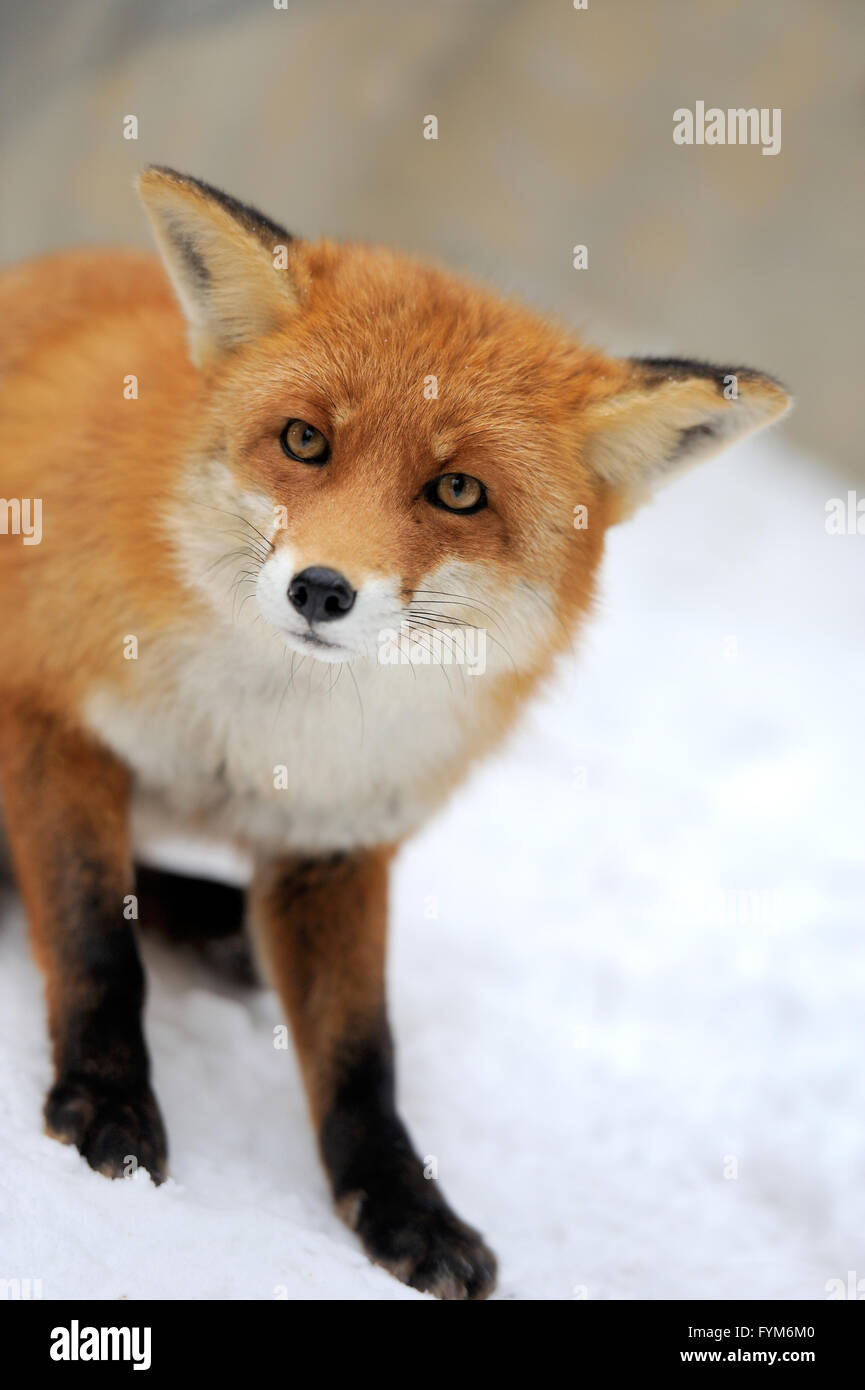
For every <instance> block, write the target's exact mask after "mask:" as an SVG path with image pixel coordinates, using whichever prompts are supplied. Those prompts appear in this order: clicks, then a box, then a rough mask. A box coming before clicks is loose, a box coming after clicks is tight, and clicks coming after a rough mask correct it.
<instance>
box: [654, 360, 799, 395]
mask: <svg viewBox="0 0 865 1390" xmlns="http://www.w3.org/2000/svg"><path fill="white" fill-rule="evenodd" d="M630 360H631V362H632V363H633V364H634V366H635V367H638V368H640V370H641V372H643V373H644V374H645V376H646V378H647V379H648V381H650V382H661V381H669V380H670V379H671V378H673V379H676V378H678V379H679V380H683V379H685V378H687V377H702V378H703V380H705V381H712V382H714V384H715V385H716V386H717V388H718V390H719V391H723V388H724V384H725V381H726V380H727V378H729V377H736V378H737V379H738V380H739V381H742V382H744V383H745V384H746V385H747V383H748V382H752V383H762V384H764V385H766V386H773V387H775V388H776V390H778V391H783V392H784V394H785V395H788V396H789V394H790V393H789V391H788V390H787V388H786V386H785V385H784V383H783V381H779V380H778V378H777V377H775V376H772V375H771V373H770V372H761V371H758V370H757V369H756V368H755V367H743V366H734V367H726V366H720V365H718V363H715V362H706V361H704V360H703V359H702V358H698V357H632V358H631V359H630Z"/></svg>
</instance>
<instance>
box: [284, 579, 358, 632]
mask: <svg viewBox="0 0 865 1390" xmlns="http://www.w3.org/2000/svg"><path fill="white" fill-rule="evenodd" d="M288 597H289V600H290V601H291V603H292V604H293V605H294V607H295V608H296V609H297V611H298V613H300V614H301V616H302V617H304V618H306V619H308V621H309V622H311V623H331V622H333V620H334V618H344V617H345V615H346V613H347V612H348V611H349V609H350V608H351V607H352V605H353V603H354V600H355V597H356V595H355V592H354V589H353V588H352V587H351V585H350V584H349V582H348V580H347V579H346V578H345V576H344V575H342V574H340V573H339V572H338V571H337V570H329V569H323V568H322V566H321V565H310V567H309V569H305V570H301V571H300V574H296V575H295V576H294V578H293V579H292V581H291V583H290V584H289V586H288Z"/></svg>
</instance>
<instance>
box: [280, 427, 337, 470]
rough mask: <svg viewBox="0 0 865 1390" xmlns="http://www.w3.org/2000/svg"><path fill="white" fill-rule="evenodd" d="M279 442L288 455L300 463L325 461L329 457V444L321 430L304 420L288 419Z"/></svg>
mask: <svg viewBox="0 0 865 1390" xmlns="http://www.w3.org/2000/svg"><path fill="white" fill-rule="evenodd" d="M279 442H280V444H281V445H282V447H283V451H284V452H285V453H286V454H288V457H289V458H290V459H298V460H299V461H300V463H327V461H328V459H329V458H330V445H329V444H328V442H327V440H326V439H325V437H324V435H323V434H322V432H321V430H317V429H316V428H315V425H308V424H307V423H306V421H305V420H289V422H288V424H287V425H286V427H285V429H284V430H283V431H282V434H281V435H280V436H279Z"/></svg>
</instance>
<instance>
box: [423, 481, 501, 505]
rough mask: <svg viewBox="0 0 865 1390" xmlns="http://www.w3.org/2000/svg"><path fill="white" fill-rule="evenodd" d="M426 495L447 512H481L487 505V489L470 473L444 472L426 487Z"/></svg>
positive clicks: (432, 502) (433, 503)
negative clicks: (470, 475)
mask: <svg viewBox="0 0 865 1390" xmlns="http://www.w3.org/2000/svg"><path fill="white" fill-rule="evenodd" d="M424 497H425V498H426V500H427V501H428V502H429V503H430V505H431V506H433V507H443V508H444V510H445V511H446V512H479V511H480V510H481V508H482V507H485V506H486V505H487V490H486V488H485V487H484V485H483V483H481V482H479V481H478V479H477V478H471V477H469V475H468V473H442V475H441V477H440V478H433V480H432V482H431V483H427V485H426V487H425V488H424Z"/></svg>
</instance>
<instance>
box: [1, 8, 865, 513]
mask: <svg viewBox="0 0 865 1390" xmlns="http://www.w3.org/2000/svg"><path fill="white" fill-rule="evenodd" d="M0 15H2V39H3V43H2V53H3V57H2V60H0V77H2V98H0V101H2V107H0V110H2V127H0V131H2V134H0V178H2V207H3V212H2V219H0V221H2V227H0V235H2V246H0V255H2V260H3V262H4V263H5V262H8V261H10V260H13V259H17V258H20V257H24V256H27V255H31V254H33V253H34V252H38V251H42V250H45V249H49V248H54V247H59V246H63V245H68V244H73V243H80V242H93V241H107V242H118V241H120V242H145V241H146V239H147V230H146V226H145V222H144V218H143V215H142V213H141V211H140V209H139V208H138V206H137V203H136V199H135V197H134V196H133V193H132V191H131V183H132V178H133V175H134V173H135V171H136V170H137V169H138V168H139V167H140V165H142V164H144V163H146V162H148V161H151V160H152V161H156V162H160V163H165V164H170V165H173V166H175V167H176V168H178V169H181V170H183V171H185V172H189V173H194V174H197V175H199V176H200V177H203V178H205V179H207V180H209V181H211V182H214V183H217V184H219V185H222V186H224V187H226V188H228V189H229V190H230V191H231V192H233V193H234V194H236V195H238V196H240V197H242V198H244V199H246V200H248V201H252V202H255V203H258V204H259V205H260V206H261V207H262V208H263V209H264V210H265V211H267V212H269V213H270V214H271V215H272V216H275V217H276V218H277V219H280V220H283V221H285V222H286V223H287V225H288V226H289V227H290V228H291V229H292V230H293V231H295V232H297V233H300V234H305V235H310V236H312V235H316V234H319V233H328V234H331V235H334V236H338V237H348V238H359V239H365V240H380V241H386V242H389V243H391V244H394V245H398V246H400V247H403V248H405V249H408V250H411V251H413V252H417V253H420V254H424V255H432V256H434V257H435V258H437V259H440V260H444V261H446V262H448V263H450V264H451V265H452V266H453V267H455V268H458V269H461V270H464V271H466V272H469V273H471V274H473V275H475V276H479V277H481V278H483V279H485V280H487V281H491V282H492V283H494V284H497V285H499V286H501V287H502V288H504V289H506V290H509V291H512V292H516V293H518V294H520V295H521V296H523V297H525V298H527V299H529V300H531V301H533V302H534V303H535V304H536V305H537V306H539V307H540V308H542V309H548V310H553V311H554V312H555V313H556V314H558V315H559V317H561V318H563V319H564V320H565V321H566V322H568V323H570V324H571V325H572V326H573V327H574V328H576V329H582V330H583V331H585V332H586V333H587V334H589V335H592V336H594V337H595V338H596V339H597V340H598V342H599V343H600V344H601V345H602V346H604V347H607V348H609V349H611V350H614V351H619V352H669V353H679V354H685V355H693V356H706V357H710V358H715V359H717V360H719V361H727V362H730V363H746V364H749V363H750V364H753V365H755V366H759V367H762V368H765V369H767V370H769V371H772V372H774V373H775V374H776V375H778V376H780V377H781V378H782V379H783V380H784V381H785V382H786V383H787V384H788V386H790V387H791V388H792V390H793V391H794V393H795V395H796V396H797V398H798V409H797V411H796V413H795V414H794V415H793V416H792V417H791V419H790V421H789V423H787V424H786V425H785V426H784V428H785V429H786V430H788V431H789V434H790V437H791V438H792V439H793V440H794V441H796V442H797V443H798V444H800V445H801V446H802V447H803V448H805V449H807V450H809V451H812V452H814V453H816V454H818V455H819V456H820V457H821V458H822V459H823V460H824V462H825V463H826V465H827V466H828V467H829V468H830V469H833V470H835V471H837V473H838V474H839V475H840V476H844V477H846V478H847V479H848V480H849V481H850V484H851V486H853V485H855V483H856V481H857V480H861V479H862V478H863V477H865V453H863V449H862V443H861V429H860V426H859V414H860V399H861V395H862V385H861V369H862V364H863V353H862V345H863V337H865V329H863V319H865V315H863V307H865V304H863V300H865V296H863V281H865V270H863V245H862V242H863V237H862V228H863V199H865V193H863V188H865V184H863V177H862V175H863V146H865V139H863V136H865V73H863V62H862V58H863V54H865V5H863V4H862V3H861V0H829V3H822V4H820V5H817V4H815V3H813V0H760V3H758V4H755V3H754V2H753V0H653V3H647V0H589V8H588V10H586V11H575V10H574V8H573V4H572V0H436V2H435V3H432V0H287V9H286V10H276V9H274V7H273V0H148V2H147V3H146V4H145V3H141V0H71V3H70V0H66V3H63V0H29V3H28V4H27V5H21V4H19V3H17V0H2V4H0ZM697 100H703V101H705V103H706V105H707V106H711V105H716V106H720V107H722V108H724V109H726V108H728V107H739V106H745V107H750V106H756V107H758V108H759V107H768V108H773V107H780V108H781V109H782V112H783V117H782V149H781V153H780V154H779V155H777V156H776V157H768V156H763V155H762V154H761V151H760V148H759V147H756V146H755V147H737V146H720V147H707V146H704V147H702V148H701V147H698V146H693V147H681V146H676V145H675V144H674V143H673V139H672V130H673V111H674V109H675V108H677V107H680V106H687V107H690V108H692V109H693V107H694V103H695V102H696V101H697ZM130 114H131V115H136V116H137V117H138V120H139V138H138V140H137V141H136V140H126V139H124V138H123V118H124V116H126V115H130ZM427 114H434V115H436V116H437V117H438V121H439V138H438V140H437V141H427V140H425V139H424V138H423V118H424V116H426V115H427ZM576 243H585V244H586V245H587V246H588V248H589V268H588V270H584V271H577V270H574V269H573V267H572V264H571V261H572V252H571V248H572V247H573V246H574V245H575V244H576Z"/></svg>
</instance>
